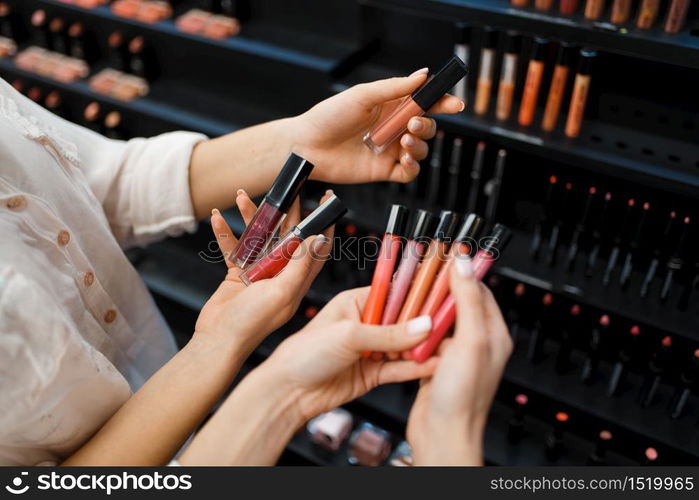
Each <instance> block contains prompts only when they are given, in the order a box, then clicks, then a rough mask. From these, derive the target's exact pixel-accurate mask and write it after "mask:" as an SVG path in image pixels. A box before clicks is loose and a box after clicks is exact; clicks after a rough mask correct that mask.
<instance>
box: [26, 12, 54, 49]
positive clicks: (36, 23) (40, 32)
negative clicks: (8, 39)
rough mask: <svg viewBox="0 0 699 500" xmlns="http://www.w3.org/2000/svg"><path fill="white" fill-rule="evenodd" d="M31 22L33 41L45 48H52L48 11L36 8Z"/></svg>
mask: <svg viewBox="0 0 699 500" xmlns="http://www.w3.org/2000/svg"><path fill="white" fill-rule="evenodd" d="M29 22H30V24H31V41H32V43H33V44H34V45H36V46H38V47H43V48H45V49H49V48H51V42H50V38H49V26H48V19H47V18H46V11H45V10H43V9H37V10H35V11H34V12H32V16H31V18H30V20H29Z"/></svg>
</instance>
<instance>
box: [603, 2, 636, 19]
mask: <svg viewBox="0 0 699 500" xmlns="http://www.w3.org/2000/svg"><path fill="white" fill-rule="evenodd" d="M631 5H632V2H631V0H614V3H613V4H612V14H611V16H610V17H609V21H610V22H611V23H612V24H624V23H625V22H626V21H628V20H629V17H630V16H631Z"/></svg>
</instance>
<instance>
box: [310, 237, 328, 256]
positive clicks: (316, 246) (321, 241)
mask: <svg viewBox="0 0 699 500" xmlns="http://www.w3.org/2000/svg"><path fill="white" fill-rule="evenodd" d="M328 241H329V240H328V238H327V236H325V235H324V234H319V235H318V237H317V238H316V239H315V240H314V241H313V253H316V254H317V253H318V252H320V250H321V249H322V248H323V246H324V245H325V244H326V243H327V242H328Z"/></svg>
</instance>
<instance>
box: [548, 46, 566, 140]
mask: <svg viewBox="0 0 699 500" xmlns="http://www.w3.org/2000/svg"><path fill="white" fill-rule="evenodd" d="M570 49H571V46H570V44H568V43H565V42H563V43H561V45H560V47H559V48H558V55H557V56H556V66H555V68H554V70H553V77H552V78H551V87H550V88H549V96H548V98H547V99H546V108H545V109H544V118H543V120H542V122H541V128H542V129H543V130H544V131H546V132H551V131H553V130H554V129H555V128H556V125H557V124H558V116H559V114H560V112H561V103H562V102H563V95H564V94H565V91H566V84H567V83H568V74H569V73H570V53H571V50H570Z"/></svg>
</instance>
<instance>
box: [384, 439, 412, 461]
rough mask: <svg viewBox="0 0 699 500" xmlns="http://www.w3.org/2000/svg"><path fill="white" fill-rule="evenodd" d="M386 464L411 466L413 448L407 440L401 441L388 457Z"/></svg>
mask: <svg viewBox="0 0 699 500" xmlns="http://www.w3.org/2000/svg"><path fill="white" fill-rule="evenodd" d="M388 465H390V466H392V467H412V465H413V450H412V448H410V445H409V444H408V442H407V441H401V442H400V443H399V444H398V446H396V449H395V450H394V451H393V453H392V454H391V458H389V459H388Z"/></svg>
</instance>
